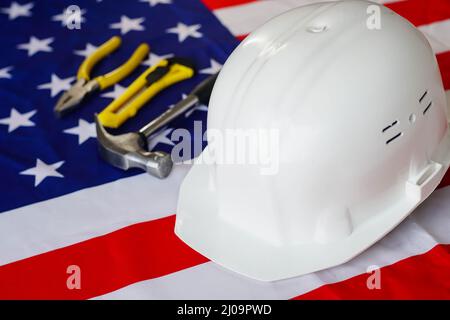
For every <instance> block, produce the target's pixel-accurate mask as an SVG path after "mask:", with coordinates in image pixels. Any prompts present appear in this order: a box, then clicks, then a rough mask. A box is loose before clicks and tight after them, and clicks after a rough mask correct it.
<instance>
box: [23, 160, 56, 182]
mask: <svg viewBox="0 0 450 320" xmlns="http://www.w3.org/2000/svg"><path fill="white" fill-rule="evenodd" d="M63 164H64V161H59V162H56V163H53V164H47V163H45V162H44V161H42V160H41V159H39V158H37V159H36V166H35V167H33V168H30V169H27V170H25V171H22V172H20V174H23V175H28V176H34V186H35V187H37V186H38V185H39V184H40V183H41V182H42V181H43V180H44V179H45V178H47V177H57V178H64V176H63V175H62V174H61V173H59V172H58V171H56V170H57V169H59V168H60V167H61V166H62V165H63Z"/></svg>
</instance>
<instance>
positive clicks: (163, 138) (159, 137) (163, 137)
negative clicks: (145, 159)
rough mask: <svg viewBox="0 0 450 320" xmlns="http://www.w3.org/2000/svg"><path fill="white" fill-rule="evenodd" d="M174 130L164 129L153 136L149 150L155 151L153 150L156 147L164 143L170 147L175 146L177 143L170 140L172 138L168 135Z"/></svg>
mask: <svg viewBox="0 0 450 320" xmlns="http://www.w3.org/2000/svg"><path fill="white" fill-rule="evenodd" d="M172 130H173V129H172V128H168V129H164V130H161V131H159V132H157V133H155V134H154V135H153V136H151V137H150V139H149V142H150V143H149V144H148V150H153V148H154V147H156V145H157V144H158V143H164V144H168V145H170V146H173V145H175V143H174V142H173V141H172V140H170V138H168V137H167V135H168V134H169V133H170V132H171V131H172Z"/></svg>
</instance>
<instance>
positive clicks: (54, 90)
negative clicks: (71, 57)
mask: <svg viewBox="0 0 450 320" xmlns="http://www.w3.org/2000/svg"><path fill="white" fill-rule="evenodd" d="M74 79H75V77H68V78H65V79H61V78H60V77H58V76H57V75H56V74H54V73H52V78H51V80H50V82H49V83H44V84H41V85H39V86H38V89H41V90H42V89H50V96H51V97H54V96H56V95H57V94H58V93H60V92H61V91H67V90H69V89H70V86H71V85H70V84H71V83H72V81H73V80H74Z"/></svg>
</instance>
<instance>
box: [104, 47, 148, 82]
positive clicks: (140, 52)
mask: <svg viewBox="0 0 450 320" xmlns="http://www.w3.org/2000/svg"><path fill="white" fill-rule="evenodd" d="M149 51H150V47H149V46H148V45H147V44H145V43H142V44H141V45H139V47H137V49H136V50H135V51H134V53H133V55H132V56H131V57H130V59H128V61H127V62H125V63H124V64H122V65H121V66H120V67H118V68H116V69H114V70H113V71H111V72H109V73H107V74H105V75H103V76H100V77H97V78H95V80H97V81H98V83H99V84H100V89H101V90H103V89H105V88H108V87H110V86H112V85H113V84H115V83H117V82H119V81H120V80H122V79H123V78H125V77H126V76H128V75H129V74H130V73H131V72H132V71H133V70H134V69H136V68H137V67H138V66H139V65H140V64H141V62H142V60H144V58H145V57H146V56H147V55H148V52H149Z"/></svg>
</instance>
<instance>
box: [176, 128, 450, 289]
mask: <svg viewBox="0 0 450 320" xmlns="http://www.w3.org/2000/svg"><path fill="white" fill-rule="evenodd" d="M449 146H450V135H449V134H448V133H447V135H446V137H445V138H444V139H443V141H442V142H441V147H440V152H439V153H440V156H439V160H440V163H442V164H443V165H441V167H440V168H439V170H438V171H437V172H436V174H435V175H434V177H433V179H432V181H429V183H428V185H427V188H426V191H425V192H424V193H422V194H420V195H419V196H418V197H416V198H414V197H411V195H408V194H407V192H405V197H403V198H402V199H398V202H397V203H396V204H395V205H390V206H388V207H387V208H386V210H383V212H380V214H379V215H377V216H376V217H374V218H373V219H371V220H370V221H368V222H367V223H365V224H364V225H361V226H359V227H358V228H357V229H355V230H354V231H353V232H352V233H351V234H350V235H349V236H348V237H346V238H344V239H342V240H340V241H332V242H329V243H325V244H324V243H318V242H311V243H310V244H306V245H305V244H297V245H288V244H286V245H274V244H271V243H268V242H267V241H265V240H264V239H261V238H257V237H254V236H252V235H251V234H249V233H246V232H242V230H241V229H239V228H238V227H237V225H233V224H230V222H227V221H225V220H223V219H221V218H220V217H221V215H220V214H219V212H218V206H217V192H216V191H215V189H214V188H212V187H211V181H210V176H209V175H210V168H209V167H210V165H207V164H195V165H194V166H193V167H192V168H191V170H190V171H189V173H188V174H187V176H186V178H185V179H184V181H183V183H182V185H181V188H180V195H179V201H178V209H177V220H176V225H175V234H176V235H177V236H178V237H179V238H180V239H181V240H182V241H183V242H185V243H186V244H187V245H188V246H190V247H191V248H193V249H194V250H196V251H198V252H199V253H200V254H202V255H204V256H206V257H207V258H208V259H210V260H212V261H213V262H215V263H217V264H219V265H221V266H223V267H225V268H227V269H230V270H232V271H235V272H237V273H239V274H242V275H245V276H248V277H250V278H253V279H257V280H262V281H275V280H281V279H286V278H291V277H295V276H300V275H304V274H307V273H311V272H315V271H319V270H323V269H326V268H330V267H333V266H336V265H339V264H342V263H345V262H347V261H348V260H350V259H352V258H354V257H355V256H357V255H359V254H360V253H361V252H363V251H364V250H366V249H367V248H368V247H370V246H371V245H373V244H374V243H375V242H377V241H378V240H380V239H381V238H383V237H384V236H385V235H386V234H387V233H389V232H390V231H391V230H392V229H394V228H395V227H396V226H397V225H398V224H400V222H401V221H402V220H403V219H405V218H406V217H407V216H408V215H409V214H410V213H411V212H412V211H413V210H414V209H415V208H416V207H417V206H418V205H419V204H420V203H421V202H422V201H423V200H424V199H426V198H427V197H428V196H429V195H430V194H431V192H432V191H433V190H434V189H435V188H436V187H437V186H438V185H439V183H440V181H441V180H442V178H443V176H444V174H445V172H446V171H447V168H448V165H449V162H450V152H449V150H450V147H449ZM221 214H225V213H223V212H221ZM255 223H257V222H255Z"/></svg>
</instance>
